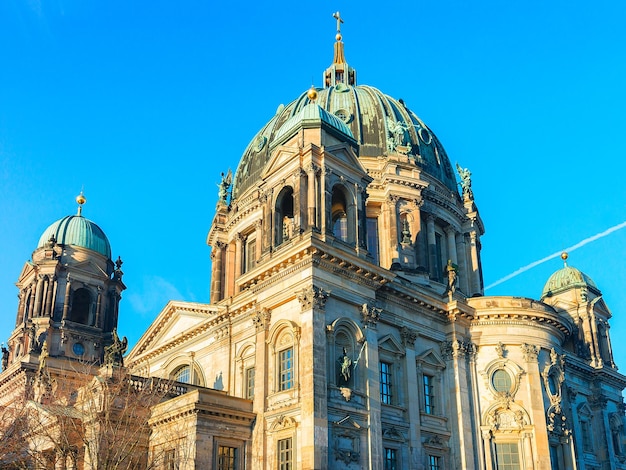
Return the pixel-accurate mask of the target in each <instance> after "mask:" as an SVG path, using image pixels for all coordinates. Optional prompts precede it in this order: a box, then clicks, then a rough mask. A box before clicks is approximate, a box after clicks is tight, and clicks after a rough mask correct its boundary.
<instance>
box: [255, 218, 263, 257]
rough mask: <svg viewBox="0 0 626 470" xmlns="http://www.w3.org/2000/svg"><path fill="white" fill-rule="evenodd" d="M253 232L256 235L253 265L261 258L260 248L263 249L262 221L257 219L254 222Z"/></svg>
mask: <svg viewBox="0 0 626 470" xmlns="http://www.w3.org/2000/svg"><path fill="white" fill-rule="evenodd" d="M254 233H255V235H256V250H254V251H255V254H254V256H255V258H254V261H255V266H256V263H257V262H258V261H259V260H260V259H261V250H263V221H262V220H257V221H256V222H255V223H254Z"/></svg>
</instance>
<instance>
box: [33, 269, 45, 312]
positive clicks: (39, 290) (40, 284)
mask: <svg viewBox="0 0 626 470" xmlns="http://www.w3.org/2000/svg"><path fill="white" fill-rule="evenodd" d="M44 278H45V276H44V275H43V274H39V275H38V276H37V285H36V287H35V310H34V312H33V317H39V316H41V304H42V302H43V288H44Z"/></svg>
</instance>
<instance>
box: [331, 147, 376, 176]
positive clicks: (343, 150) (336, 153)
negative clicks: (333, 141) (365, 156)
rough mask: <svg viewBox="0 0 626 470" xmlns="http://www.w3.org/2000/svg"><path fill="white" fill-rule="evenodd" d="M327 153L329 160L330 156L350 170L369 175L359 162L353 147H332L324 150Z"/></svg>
mask: <svg viewBox="0 0 626 470" xmlns="http://www.w3.org/2000/svg"><path fill="white" fill-rule="evenodd" d="M324 150H325V152H326V158H327V159H328V157H329V154H330V155H332V157H334V159H336V160H338V161H339V162H341V163H343V164H344V165H345V166H347V167H348V168H351V169H353V170H357V171H360V172H363V173H367V171H366V170H365V168H363V165H362V164H361V162H360V161H359V157H358V156H357V154H356V152H355V151H354V149H353V148H352V147H350V146H349V145H346V144H339V145H332V146H327V147H325V148H324Z"/></svg>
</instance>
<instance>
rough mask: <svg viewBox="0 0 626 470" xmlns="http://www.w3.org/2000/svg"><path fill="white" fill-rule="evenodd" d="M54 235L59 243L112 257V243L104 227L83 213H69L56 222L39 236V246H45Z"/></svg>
mask: <svg viewBox="0 0 626 470" xmlns="http://www.w3.org/2000/svg"><path fill="white" fill-rule="evenodd" d="M52 236H54V238H55V240H56V242H57V243H58V244H59V245H75V246H80V247H81V248H87V249H88V250H92V251H95V252H96V253H100V254H101V255H104V256H106V257H107V259H111V245H110V244H109V240H108V238H107V237H106V235H105V234H104V232H103V231H102V229H101V228H100V227H98V226H97V225H96V224H95V223H93V222H92V221H91V220H88V219H85V218H84V217H83V216H81V215H68V216H67V217H63V218H62V219H59V220H57V221H56V222H54V223H53V224H52V225H50V226H49V227H48V228H47V229H46V230H45V231H44V232H43V234H42V235H41V237H40V238H39V243H38V244H37V248H42V247H44V246H45V244H46V243H47V242H48V241H49V240H50V237H52Z"/></svg>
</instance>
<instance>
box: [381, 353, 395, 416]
mask: <svg viewBox="0 0 626 470" xmlns="http://www.w3.org/2000/svg"><path fill="white" fill-rule="evenodd" d="M391 398H392V394H391V364H390V363H388V362H381V363H380V401H381V402H382V403H385V404H386V405H391Z"/></svg>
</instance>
